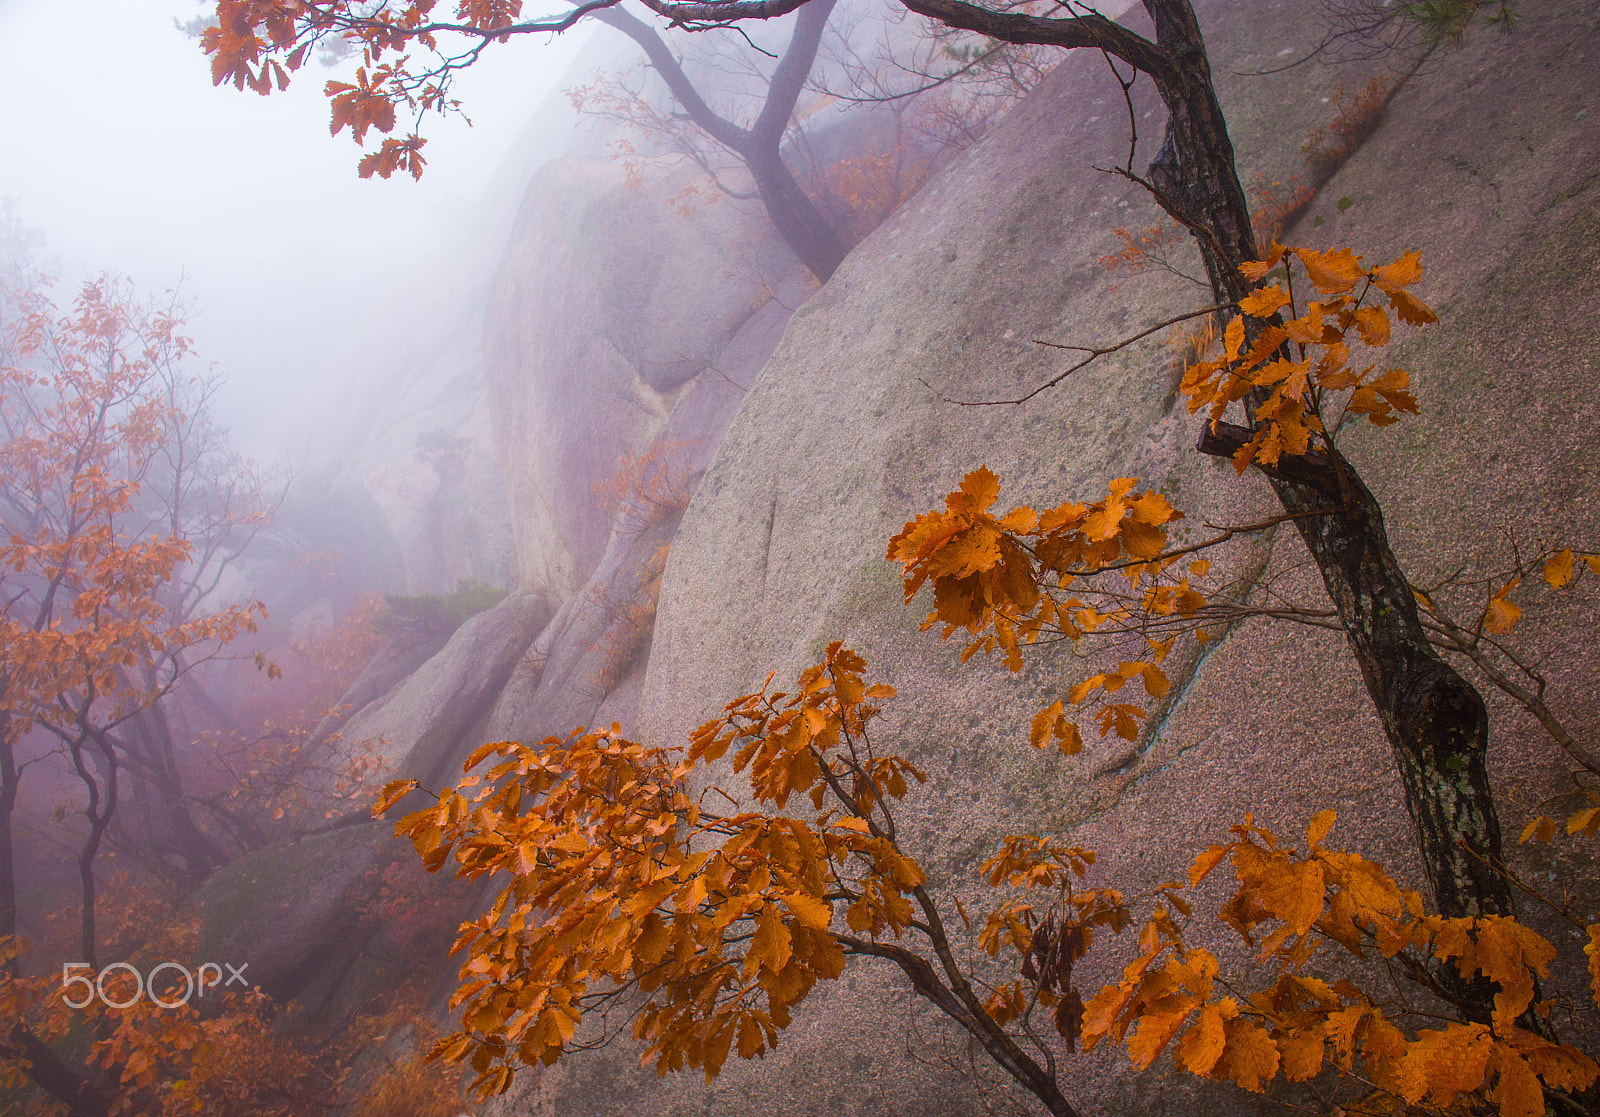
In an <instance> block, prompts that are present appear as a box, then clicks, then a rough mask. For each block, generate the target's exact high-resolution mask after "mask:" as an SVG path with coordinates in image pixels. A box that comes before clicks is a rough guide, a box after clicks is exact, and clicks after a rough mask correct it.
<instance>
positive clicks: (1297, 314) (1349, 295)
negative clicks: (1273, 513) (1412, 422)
mask: <svg viewBox="0 0 1600 1117" xmlns="http://www.w3.org/2000/svg"><path fill="white" fill-rule="evenodd" d="M1292 259H1297V260H1298V261H1299V262H1300V266H1301V267H1302V268H1303V269H1304V271H1305V273H1306V276H1307V278H1308V279H1309V281H1310V283H1311V285H1312V286H1313V287H1314V288H1315V289H1316V290H1317V291H1318V292H1319V293H1320V294H1323V295H1326V296H1329V297H1327V298H1325V299H1313V300H1310V301H1308V302H1307V303H1306V306H1305V310H1304V312H1302V311H1301V310H1300V308H1299V307H1298V306H1297V305H1296V302H1295V297H1294V280H1293V273H1292V270H1291V269H1290V268H1289V267H1288V261H1289V260H1292ZM1280 265H1282V266H1283V268H1284V276H1285V279H1284V283H1283V284H1282V285H1281V286H1280V285H1278V284H1273V285H1272V286H1267V287H1258V288H1257V289H1256V290H1254V291H1252V292H1251V293H1250V294H1248V295H1246V296H1245V297H1244V298H1243V299H1241V300H1239V311H1240V313H1239V314H1238V315H1236V316H1235V317H1234V318H1233V319H1232V320H1231V321H1229V322H1228V325H1227V327H1226V328H1225V329H1224V330H1223V333H1222V346H1223V354H1222V355H1221V356H1220V357H1215V358H1212V359H1209V360H1202V361H1198V362H1196V363H1195V364H1194V365H1192V366H1190V368H1189V370H1188V371H1187V372H1186V373H1185V374H1184V378H1183V383H1182V385H1181V391H1182V392H1183V394H1184V395H1185V396H1186V397H1188V401H1189V403H1188V407H1189V412H1190V414H1193V413H1195V412H1197V411H1199V410H1200V409H1201V408H1209V413H1210V416H1211V419H1212V421H1213V423H1215V422H1216V421H1218V420H1220V419H1221V418H1222V415H1223V413H1224V412H1225V411H1226V410H1227V408H1228V407H1229V405H1230V404H1232V403H1234V402H1236V401H1240V400H1244V399H1245V398H1246V397H1247V396H1249V395H1250V394H1251V393H1254V392H1259V393H1261V394H1263V395H1264V396H1265V398H1264V399H1263V400H1262V401H1261V402H1260V403H1258V404H1256V405H1255V408H1254V413H1253V416H1252V417H1253V419H1254V420H1255V429H1256V436H1255V437H1254V438H1253V439H1251V440H1250V441H1249V442H1247V443H1246V444H1245V445H1244V446H1242V447H1240V449H1239V451H1238V452H1237V453H1236V454H1235V455H1234V466H1235V468H1237V469H1238V471H1239V472H1240V473H1243V472H1244V471H1245V469H1247V468H1248V467H1249V466H1250V465H1251V464H1252V463H1256V462H1259V463H1261V464H1263V465H1268V466H1271V465H1276V464H1277V462H1278V458H1279V456H1280V455H1282V454H1305V453H1307V452H1308V451H1309V450H1310V449H1312V442H1313V439H1314V438H1321V439H1324V440H1327V439H1328V438H1329V437H1330V432H1329V427H1328V424H1327V423H1326V422H1325V421H1324V418H1323V414H1322V413H1323V409H1324V404H1325V400H1326V399H1327V397H1328V395H1329V393H1334V392H1348V393H1349V394H1348V396H1346V397H1345V398H1344V406H1343V410H1342V412H1341V414H1340V415H1339V416H1338V418H1337V419H1336V420H1335V422H1334V423H1333V429H1334V430H1335V431H1337V429H1338V427H1339V426H1340V424H1341V423H1342V422H1343V421H1344V419H1345V418H1347V417H1350V416H1364V417H1365V418H1366V419H1367V420H1368V421H1369V422H1371V423H1372V424H1373V425H1374V426H1387V425H1388V424H1390V423H1392V422H1394V421H1395V420H1396V418H1397V416H1396V414H1395V412H1397V411H1402V412H1409V413H1413V414H1414V413H1415V412H1416V410H1417V402H1416V399H1415V398H1414V397H1413V396H1412V394H1411V392H1410V390H1409V389H1410V385H1411V378H1410V374H1409V373H1407V372H1406V370H1405V369H1403V368H1390V369H1387V370H1385V371H1383V372H1382V373H1379V374H1377V375H1374V370H1375V369H1376V365H1371V364H1369V365H1367V366H1366V367H1364V368H1362V369H1360V370H1357V369H1355V368H1352V367H1351V364H1350V357H1351V347H1350V341H1349V334H1350V331H1351V330H1352V329H1353V330H1354V331H1355V333H1356V336H1357V338H1359V344H1360V345H1361V346H1364V347H1365V348H1366V349H1368V350H1371V349H1379V348H1382V347H1383V346H1386V345H1388V344H1389V340H1390V337H1391V336H1392V332H1393V326H1392V322H1391V319H1390V316H1389V312H1390V310H1393V311H1394V313H1395V315H1396V316H1398V317H1399V319H1400V320H1401V321H1403V322H1405V323H1407V324H1409V325H1413V326H1422V325H1426V324H1428V323H1430V322H1436V321H1438V319H1437V318H1436V317H1435V315H1434V313H1433V311H1432V310H1430V309H1428V307H1427V305H1426V304H1425V303H1423V302H1422V301H1421V300H1420V299H1418V298H1417V297H1416V296H1414V295H1412V294H1411V293H1410V292H1408V291H1407V290H1406V288H1407V287H1410V286H1412V285H1413V284H1415V283H1416V282H1417V281H1418V280H1419V279H1420V278H1421V277H1422V264H1421V259H1420V257H1419V255H1418V254H1417V253H1416V252H1408V253H1406V254H1405V255H1404V256H1402V257H1400V259H1398V260H1396V261H1395V262H1394V263H1392V264H1385V265H1381V266H1378V267H1372V268H1369V267H1367V266H1366V265H1365V264H1363V263H1362V260H1361V258H1360V257H1359V256H1357V255H1355V254H1354V253H1353V252H1351V251H1350V250H1349V249H1337V250H1333V251H1329V252H1316V251H1313V250H1311V249H1308V248H1284V247H1283V246H1282V245H1280V244H1277V243H1274V244H1273V246H1272V251H1271V253H1269V254H1268V256H1267V258H1266V259H1265V260H1257V261H1253V262H1250V263H1247V264H1245V265H1243V267H1242V268H1241V270H1242V271H1243V272H1244V274H1245V275H1246V277H1248V278H1249V279H1251V280H1253V281H1257V282H1259V281H1261V280H1262V279H1264V278H1265V277H1266V276H1267V275H1268V274H1269V273H1270V272H1272V271H1273V270H1274V269H1276V268H1278V267H1279V266H1280ZM1358 288H1359V289H1358ZM1369 296H1370V297H1371V299H1370V301H1369ZM1381 296H1387V297H1388V303H1389V305H1388V307H1387V308H1386V307H1384V306H1382V305H1380V303H1379V298H1380V297H1381ZM1285 310H1287V311H1288V312H1289V315H1290V316H1291V317H1289V318H1288V319H1287V320H1285V318H1284V315H1283V313H1282V312H1283V311H1285ZM1285 345H1287V346H1288V347H1289V350H1288V353H1287V355H1284V354H1283V347H1284V346H1285Z"/></svg>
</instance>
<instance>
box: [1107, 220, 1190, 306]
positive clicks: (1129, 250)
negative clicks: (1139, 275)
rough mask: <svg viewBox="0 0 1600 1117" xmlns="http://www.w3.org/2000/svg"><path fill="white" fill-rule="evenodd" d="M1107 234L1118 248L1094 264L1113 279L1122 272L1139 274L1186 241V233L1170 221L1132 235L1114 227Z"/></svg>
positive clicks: (1180, 226)
mask: <svg viewBox="0 0 1600 1117" xmlns="http://www.w3.org/2000/svg"><path fill="white" fill-rule="evenodd" d="M1111 233H1112V235H1113V236H1115V237H1116V238H1117V240H1118V241H1120V242H1121V243H1122V247H1121V248H1119V249H1118V250H1117V251H1115V252H1112V253H1109V254H1107V255H1105V256H1101V257H1100V258H1099V259H1098V260H1097V261H1096V262H1097V263H1098V264H1099V265H1100V266H1101V267H1102V268H1104V269H1105V270H1106V271H1108V272H1110V273H1112V274H1113V275H1115V274H1116V273H1118V272H1122V271H1129V272H1135V271H1143V270H1144V269H1145V268H1147V267H1149V266H1150V264H1151V263H1153V262H1154V261H1156V260H1157V259H1165V258H1166V257H1167V255H1168V254H1169V253H1171V252H1172V251H1173V250H1174V249H1176V248H1178V247H1179V246H1181V245H1183V244H1185V243H1187V241H1188V239H1189V234H1188V232H1187V230H1185V229H1184V227H1183V226H1182V225H1180V224H1178V223H1177V222H1176V221H1171V220H1169V221H1166V222H1164V223H1161V224H1157V225H1152V226H1150V227H1149V228H1148V229H1141V230H1139V231H1138V232H1133V233H1130V232H1129V231H1128V230H1127V229H1126V228H1124V227H1123V226H1121V225H1118V226H1117V227H1116V228H1115V229H1113V230H1111ZM1113 290H1115V288H1113Z"/></svg>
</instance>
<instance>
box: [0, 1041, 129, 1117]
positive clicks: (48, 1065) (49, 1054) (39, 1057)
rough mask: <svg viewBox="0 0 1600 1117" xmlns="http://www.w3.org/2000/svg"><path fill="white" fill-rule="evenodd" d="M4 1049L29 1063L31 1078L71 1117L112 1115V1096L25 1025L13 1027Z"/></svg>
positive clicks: (104, 1116) (29, 1075)
mask: <svg viewBox="0 0 1600 1117" xmlns="http://www.w3.org/2000/svg"><path fill="white" fill-rule="evenodd" d="M0 1049H4V1053H5V1054H6V1055H8V1056H11V1057H17V1056H20V1057H22V1058H24V1059H26V1060H27V1061H28V1077H29V1078H30V1079H32V1080H33V1081H34V1082H35V1083H36V1084H37V1085H38V1086H39V1088H40V1089H42V1090H43V1091H44V1092H45V1093H47V1094H49V1095H50V1096H51V1097H53V1098H55V1099H56V1100H57V1101H59V1102H61V1103H62V1104H63V1105H65V1106H66V1107H67V1113H68V1114H69V1115H70V1117H106V1115H107V1114H109V1113H110V1112H111V1100H112V1099H111V1095H110V1094H109V1093H107V1092H106V1090H105V1089H103V1088H102V1087H101V1086H99V1085H98V1084H97V1083H95V1082H94V1081H93V1080H91V1079H89V1078H87V1077H85V1076H84V1075H83V1074H81V1073H79V1072H78V1071H76V1070H74V1069H73V1068H72V1067H70V1066H68V1065H67V1064H66V1063H65V1062H63V1061H62V1058H61V1056H60V1055H57V1054H56V1051H55V1048H53V1047H51V1046H50V1045H49V1044H48V1043H46V1042H44V1040H42V1039H40V1038H39V1037H38V1036H36V1035H34V1034H33V1033H32V1032H31V1031H29V1030H28V1029H27V1028H26V1027H24V1026H22V1025H21V1024H16V1025H13V1026H12V1028H11V1034H10V1035H9V1036H7V1037H6V1039H5V1041H4V1043H3V1044H0Z"/></svg>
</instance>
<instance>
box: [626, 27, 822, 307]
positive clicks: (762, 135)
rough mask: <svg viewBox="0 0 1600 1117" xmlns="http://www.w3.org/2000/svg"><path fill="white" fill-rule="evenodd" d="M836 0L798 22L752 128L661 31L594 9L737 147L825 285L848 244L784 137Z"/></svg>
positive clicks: (708, 128) (694, 115) (782, 228)
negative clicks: (707, 93)
mask: <svg viewBox="0 0 1600 1117" xmlns="http://www.w3.org/2000/svg"><path fill="white" fill-rule="evenodd" d="M836 2H837V0H811V2H810V3H808V4H806V5H805V6H804V7H803V8H801V9H800V14H799V15H798V16H797V17H796V19H795V28H794V35H793V36H792V37H791V38H790V40H789V46H788V49H787V50H785V51H784V53H783V57H782V58H781V59H780V60H779V62H778V66H777V69H775V70H774V71H773V74H772V80H771V82H769V84H768V86H767V96H766V100H765V101H764V102H763V103H762V106H761V113H760V115H758V116H757V118H756V121H755V123H754V124H753V125H752V126H751V127H749V128H742V127H740V126H739V125H737V124H735V123H733V122H732V121H731V120H727V119H725V118H724V117H722V116H720V115H718V114H717V112H716V110H714V109H713V108H712V107H711V106H710V105H709V104H707V103H706V101H705V98H703V97H701V96H700V93H699V91H698V90H697V89H695V87H694V83H693V82H691V81H690V80H689V76H688V75H687V74H685V73H684V71H683V67H682V66H681V65H679V63H678V60H677V58H676V57H674V56H673V53H672V51H671V50H670V49H669V48H668V47H667V44H666V43H665V42H663V41H662V39H661V36H660V35H658V34H656V32H655V29H654V28H653V27H651V26H650V25H649V24H647V23H644V22H642V21H640V20H638V19H635V18H634V17H633V16H631V15H629V14H628V13H627V12H625V11H623V10H622V9H621V8H607V9H604V10H603V11H599V12H596V13H595V17H594V18H596V19H598V20H599V21H600V22H602V23H604V24H606V25H607V26H610V27H614V28H616V29H617V30H618V31H621V32H622V33H623V34H624V35H627V36H628V38H630V39H632V40H633V41H634V42H636V43H638V44H639V46H640V47H641V48H642V49H643V50H644V52H645V57H646V58H648V59H649V60H650V66H651V68H652V69H654V70H655V72H656V73H657V74H659V75H660V76H661V80H662V81H664V82H665V83H666V86H667V89H668V91H669V92H671V94H672V96H673V98H674V99H675V100H676V101H677V102H678V104H679V105H680V106H681V107H682V108H683V111H684V113H685V114H686V115H687V116H688V117H689V119H690V120H691V121H692V122H693V123H694V125H695V126H696V127H697V128H699V129H701V130H702V131H703V132H705V134H706V135H708V136H710V137H711V138H712V139H713V140H715V141H716V142H717V143H718V144H720V145H722V146H723V147H724V148H726V149H727V150H728V151H730V152H732V153H733V154H734V155H735V156H736V157H737V158H738V159H739V161H740V162H742V163H743V164H744V165H745V168H746V169H747V170H748V171H749V172H750V177H751V178H752V179H753V180H754V181H755V184H756V191H757V192H758V193H759V194H760V195H761V201H762V204H764V205H765V206H766V207H767V216H768V217H770V218H771V219H772V225H773V228H775V229H776V230H777V231H778V235H779V236H780V237H782V238H783V241H784V243H785V244H787V245H788V246H789V247H790V249H791V250H793V252H794V254H795V255H796V256H798V257H799V258H800V262H801V263H802V264H804V265H805V266H806V267H807V268H808V269H809V270H810V271H811V274H812V275H814V276H816V277H817V279H818V280H819V281H820V282H823V283H826V282H827V281H828V279H829V277H830V276H832V275H833V273H834V272H835V271H837V270H838V267H839V264H840V263H841V262H843V260H844V257H845V252H846V251H847V249H846V248H845V245H844V242H843V241H842V240H840V239H839V234H838V233H837V232H836V231H835V230H834V228H833V226H832V225H830V224H829V223H828V219H827V218H826V217H824V216H823V215H822V212H821V211H820V210H818V209H817V207H816V204H815V203H813V202H812V200H811V199H810V197H808V196H807V194H806V192H805V191H804V190H803V189H801V187H800V184H799V183H798V182H797V181H795V177H794V174H793V173H792V172H791V171H790V170H789V167H788V164H786V163H785V162H784V161H783V150H782V149H783V137H784V133H785V132H787V131H788V128H789V120H790V118H791V117H792V116H793V114H794V106H795V102H796V100H797V99H798V98H799V96H800V92H801V90H802V89H804V88H805V80H806V76H807V75H808V74H809V73H810V72H811V64H812V63H813V62H814V61H815V60H816V57H817V47H818V45H819V44H820V43H821V42H822V32H823V30H824V29H825V28H826V27H827V25H828V17H829V16H830V15H832V14H833V7H834V4H835V3H836Z"/></svg>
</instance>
